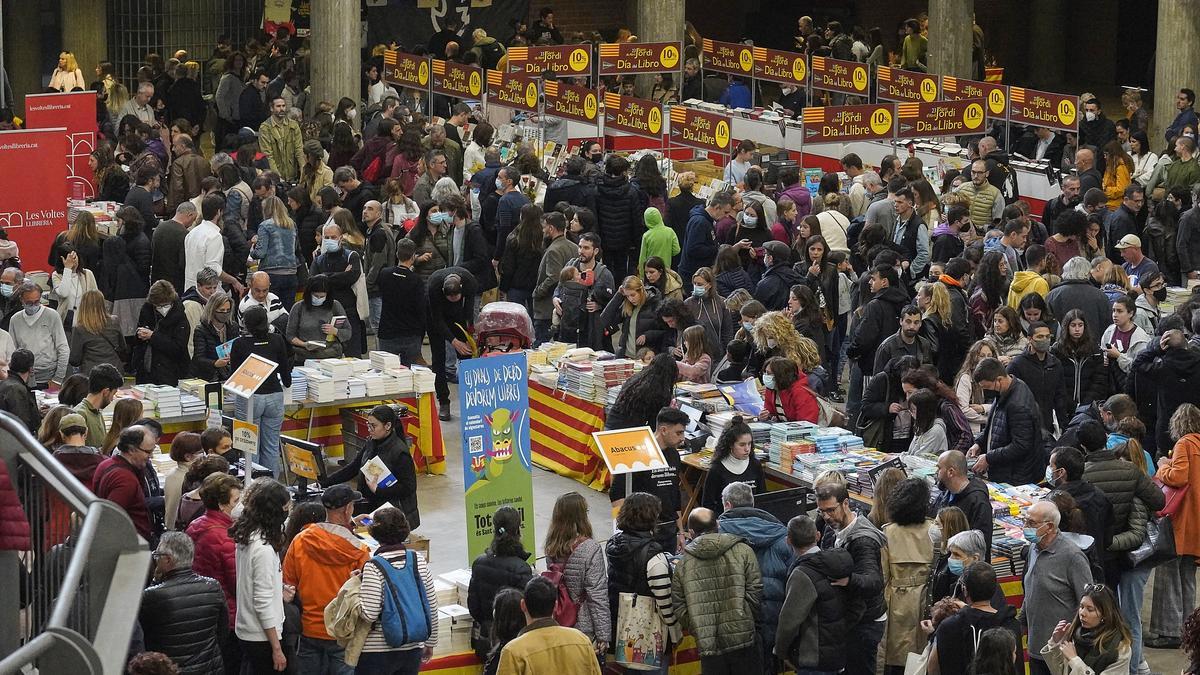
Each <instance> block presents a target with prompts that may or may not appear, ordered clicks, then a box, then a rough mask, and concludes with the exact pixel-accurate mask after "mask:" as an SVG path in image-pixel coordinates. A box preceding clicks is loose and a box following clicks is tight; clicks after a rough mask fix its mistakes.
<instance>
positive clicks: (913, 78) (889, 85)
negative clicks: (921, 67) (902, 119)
mask: <svg viewBox="0 0 1200 675" xmlns="http://www.w3.org/2000/svg"><path fill="white" fill-rule="evenodd" d="M875 83H876V85H877V88H878V92H879V98H880V99H882V100H884V101H925V102H926V103H929V102H931V101H936V100H937V97H938V76H937V75H929V74H928V73H918V72H914V71H911V70H900V69H899V68H889V67H887V66H879V70H877V71H876V73H875Z"/></svg>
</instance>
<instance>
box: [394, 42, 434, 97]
mask: <svg viewBox="0 0 1200 675" xmlns="http://www.w3.org/2000/svg"><path fill="white" fill-rule="evenodd" d="M383 79H384V81H386V82H390V83H391V84H395V85H399V86H401V87H409V88H412V89H425V88H427V87H428V86H429V59H428V58H426V57H424V56H417V55H416V54H407V53H405V52H398V51H396V50H394V49H389V50H387V51H385V52H384V53H383Z"/></svg>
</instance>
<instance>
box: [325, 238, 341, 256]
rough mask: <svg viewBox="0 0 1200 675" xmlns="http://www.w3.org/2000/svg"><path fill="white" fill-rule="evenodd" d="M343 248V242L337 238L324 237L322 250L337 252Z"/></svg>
mask: <svg viewBox="0 0 1200 675" xmlns="http://www.w3.org/2000/svg"><path fill="white" fill-rule="evenodd" d="M341 248H342V243H341V242H340V241H338V240H337V239H322V240H321V250H322V251H325V252H326V253H337V252H338V251H340V250H341Z"/></svg>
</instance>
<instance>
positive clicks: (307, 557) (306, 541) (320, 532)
mask: <svg viewBox="0 0 1200 675" xmlns="http://www.w3.org/2000/svg"><path fill="white" fill-rule="evenodd" d="M370 557H371V556H370V554H369V553H368V552H367V545H366V544H364V543H363V542H361V541H359V540H358V538H357V537H355V536H354V534H353V533H352V532H350V530H347V529H346V528H344V527H342V526H341V525H334V524H333V523H314V524H312V525H309V526H307V527H305V528H304V529H303V530H302V531H301V532H300V534H298V535H296V538H295V539H293V540H292V545H291V546H289V547H288V550H287V555H286V556H284V558H283V583H285V584H291V585H292V586H295V587H296V597H298V598H299V599H300V609H301V622H300V623H301V633H302V634H303V635H304V636H305V637H309V638H315V639H319V640H332V639H333V638H332V637H330V635H329V633H328V632H327V631H326V630H325V605H328V604H329V603H330V602H331V601H332V600H333V599H334V598H335V597H336V596H337V594H338V591H339V590H341V588H342V584H344V583H346V580H347V579H349V578H350V573H351V572H353V571H354V570H361V569H362V568H363V565H365V564H366V563H367V559H368V558H370Z"/></svg>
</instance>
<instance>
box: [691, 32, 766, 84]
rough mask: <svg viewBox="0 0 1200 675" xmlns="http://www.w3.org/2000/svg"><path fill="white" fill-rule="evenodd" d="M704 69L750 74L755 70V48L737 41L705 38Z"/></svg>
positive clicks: (731, 73) (703, 45)
mask: <svg viewBox="0 0 1200 675" xmlns="http://www.w3.org/2000/svg"><path fill="white" fill-rule="evenodd" d="M701 46H702V47H703V48H704V69H705V70H715V71H717V72H718V73H729V74H730V75H750V74H752V73H753V72H754V48H753V47H750V46H747V45H743V44H739V43H737V42H720V41H718V40H709V39H708V38H704V42H703V43H701Z"/></svg>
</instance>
